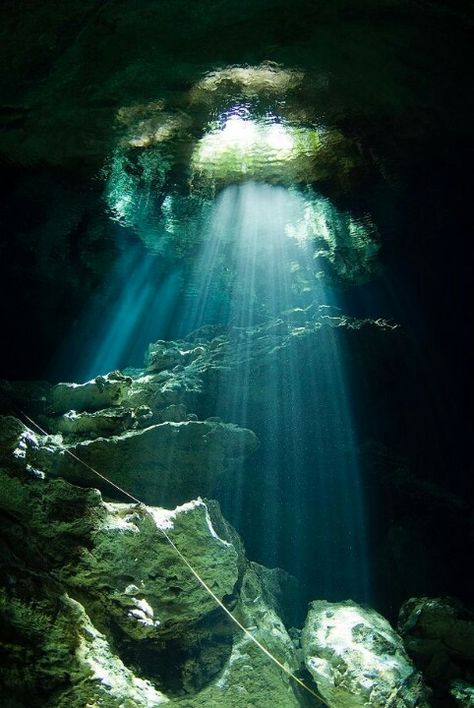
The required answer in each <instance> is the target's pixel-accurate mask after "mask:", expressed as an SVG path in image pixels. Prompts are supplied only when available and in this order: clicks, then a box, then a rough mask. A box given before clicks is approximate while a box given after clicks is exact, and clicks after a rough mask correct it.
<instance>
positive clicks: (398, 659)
mask: <svg viewBox="0 0 474 708" xmlns="http://www.w3.org/2000/svg"><path fill="white" fill-rule="evenodd" d="M301 642H302V647H303V652H304V657H305V663H306V666H307V668H308V671H309V672H310V673H311V675H312V677H313V678H314V680H315V682H316V684H317V686H318V689H319V691H320V693H321V695H322V697H323V698H324V700H325V701H326V702H327V705H328V706H330V708H349V707H350V708H358V707H360V708H363V707H367V706H374V707H375V706H376V707H377V708H385V707H387V708H389V707H390V706H392V707H393V708H396V707H398V708H415V707H416V708H419V707H420V706H426V707H428V705H429V704H428V703H427V702H426V689H425V688H424V685H423V681H422V678H421V674H420V673H419V672H418V671H417V670H416V669H415V667H414V666H413V664H412V662H411V660H410V659H409V658H408V656H407V654H406V652H405V649H404V647H403V643H402V640H401V638H400V637H399V636H398V635H397V634H396V632H394V630H393V629H392V628H391V626H390V624H389V623H388V622H387V620H386V619H384V618H383V617H382V616H381V615H379V614H378V613H377V612H375V610H371V609H369V608H365V607H362V606H360V605H357V604H356V603H354V602H352V601H351V600H347V601H346V602H341V603H330V602H326V601H325V600H318V601H316V602H313V603H311V605H310V610H309V613H308V617H307V619H306V624H305V626H304V629H303V633H302V637H301Z"/></svg>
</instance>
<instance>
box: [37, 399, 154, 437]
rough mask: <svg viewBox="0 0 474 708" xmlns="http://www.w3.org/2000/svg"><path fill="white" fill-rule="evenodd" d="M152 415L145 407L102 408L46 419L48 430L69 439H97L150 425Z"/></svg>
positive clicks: (69, 412) (71, 412) (72, 412)
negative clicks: (91, 411)
mask: <svg viewBox="0 0 474 708" xmlns="http://www.w3.org/2000/svg"><path fill="white" fill-rule="evenodd" d="M152 416H153V413H152V411H151V410H150V408H148V407H147V406H139V407H138V408H136V409H133V408H124V407H121V406H120V407H116V408H104V409H103V410H100V411H95V412H93V413H89V412H84V413H77V411H74V410H71V411H68V412H67V413H64V415H61V416H57V417H55V418H51V417H49V418H48V430H49V431H50V432H53V433H62V434H63V435H64V436H67V437H71V438H86V437H99V436H102V435H106V436H107V435H116V434H119V433H122V432H124V431H125V430H133V429H134V428H137V427H139V426H140V425H143V424H144V423H145V424H146V421H148V424H149V423H150V419H151V418H152Z"/></svg>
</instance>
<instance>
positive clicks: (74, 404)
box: [49, 371, 132, 413]
mask: <svg viewBox="0 0 474 708" xmlns="http://www.w3.org/2000/svg"><path fill="white" fill-rule="evenodd" d="M131 385H132V379H131V377H130V376H124V375H123V374H122V373H121V372H120V371H112V372H111V373H109V374H107V375H106V376H97V378H95V379H94V380H92V381H87V382H86V383H83V384H76V383H59V384H57V385H56V386H53V388H52V389H51V391H50V394H49V396H50V406H51V411H52V412H53V413H67V411H70V410H74V411H79V412H82V411H93V410H99V409H102V408H108V407H109V406H114V405H115V406H116V405H120V403H122V401H123V400H124V399H125V398H126V395H127V391H128V389H129V388H130V386H131Z"/></svg>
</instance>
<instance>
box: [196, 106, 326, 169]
mask: <svg viewBox="0 0 474 708" xmlns="http://www.w3.org/2000/svg"><path fill="white" fill-rule="evenodd" d="M319 146H320V137H319V135H318V133H317V131H316V130H311V129H307V128H296V127H293V126H289V125H285V124H284V123H283V122H281V121H279V120H278V119H277V118H275V116H265V117H264V118H258V119H257V118H252V117H251V116H250V115H249V114H248V113H247V112H246V111H245V109H244V108H241V107H238V108H236V109H234V110H233V111H232V112H231V113H230V114H227V116H225V117H224V118H221V119H220V120H218V121H217V122H216V123H215V124H213V125H211V128H210V130H209V132H208V133H206V134H205V135H204V136H203V137H202V138H201V140H200V141H199V143H198V144H197V146H196V149H195V151H194V154H193V157H192V166H193V170H194V173H195V174H198V175H200V176H205V177H208V178H211V179H216V180H224V181H227V180H229V181H232V180H239V179H242V178H245V179H249V178H251V179H259V180H268V181H271V182H282V181H288V180H289V179H291V180H292V181H294V180H297V181H299V180H300V179H304V175H305V174H307V173H308V160H311V158H312V157H314V155H315V153H316V152H317V150H318V148H319ZM282 168H284V170H282Z"/></svg>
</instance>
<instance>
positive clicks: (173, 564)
mask: <svg viewBox="0 0 474 708" xmlns="http://www.w3.org/2000/svg"><path fill="white" fill-rule="evenodd" d="M7 423H10V426H8V425H7V426H6V429H7V434H6V435H5V436H4V437H5V438H6V439H7V440H9V439H11V444H10V445H9V449H10V452H11V450H12V449H13V450H15V449H16V448H17V442H18V437H19V436H20V437H21V435H23V434H24V433H25V431H27V429H26V428H24V426H22V425H18V424H17V422H16V421H15V420H14V419H9V420H8V421H7ZM8 430H10V433H8ZM43 442H44V441H43V440H41V439H38V440H37V441H36V444H37V446H38V447H41V444H42V443H43ZM27 452H28V448H27ZM6 460H7V457H5V458H4V462H5V461H6ZM22 464H23V466H22ZM22 464H19V465H18V466H17V465H10V467H9V468H8V471H7V472H5V471H1V472H0V491H1V494H0V506H1V509H2V514H3V515H4V516H5V518H6V520H7V522H8V523H7V524H6V527H5V534H4V537H5V552H4V553H3V555H2V563H1V567H0V570H1V573H2V578H5V589H4V591H3V592H2V595H1V598H0V600H1V609H2V614H3V629H4V631H3V634H2V637H1V638H0V649H1V650H2V652H3V656H4V659H5V661H4V666H5V668H4V670H3V671H2V672H0V692H1V695H2V697H3V696H14V697H15V698H14V700H13V702H12V703H11V705H12V706H15V708H23V706H24V705H29V706H32V708H33V707H36V706H38V708H39V706H46V707H47V708H53V706H58V707H60V708H66V706H68V707H69V706H72V708H82V707H83V706H86V705H98V706H99V705H100V706H104V708H109V707H110V708H115V707H116V706H122V705H123V706H130V708H146V707H147V706H149V707H150V708H151V706H156V705H160V704H161V703H165V702H166V701H169V703H170V704H172V705H176V706H183V707H184V706H187V707H188V708H204V706H206V708H207V706H219V707H220V708H235V707H236V706H239V707H240V706H245V705H255V706H259V708H267V707H268V708H273V707H274V706H281V707H282V708H296V707H297V706H299V705H306V704H305V703H301V700H300V698H299V697H298V692H297V690H295V686H294V685H293V683H292V682H291V680H290V679H289V677H288V676H287V675H286V674H285V673H283V672H282V671H281V669H280V668H278V667H277V666H276V665H275V664H273V662H271V660H270V659H269V658H268V657H267V656H266V655H265V654H263V653H262V652H261V651H260V650H259V649H258V648H257V647H256V646H255V644H254V643H253V642H252V641H251V639H249V637H248V636H246V635H244V634H242V632H241V631H240V630H238V629H237V628H236V627H235V625H233V624H232V623H231V622H230V621H229V619H228V618H227V616H226V615H225V614H224V613H223V612H222V610H220V609H219V608H218V607H217V605H216V603H215V601H214V600H213V599H212V598H211V597H210V596H209V594H208V593H207V592H206V591H205V590H204V588H203V587H202V586H201V585H200V584H199V582H198V581H197V579H196V578H195V577H194V576H193V574H192V573H191V572H190V570H189V567H188V566H186V564H185V563H184V562H183V561H182V560H181V559H180V558H179V556H178V555H177V554H176V552H175V551H173V549H172V547H171V545H170V544H169V543H168V542H167V540H166V538H165V536H164V534H163V533H162V531H165V532H166V534H167V535H168V536H169V538H170V540H172V542H173V543H175V544H176V546H177V548H179V549H180V551H181V552H182V553H183V554H184V555H185V557H186V559H187V560H188V561H189V562H190V563H191V564H192V566H193V567H194V568H195V569H196V570H197V571H198V573H199V574H200V575H201V576H202V577H203V578H204V580H205V581H206V583H207V584H208V585H209V587H210V588H211V589H212V591H213V592H214V593H215V594H216V596H217V597H218V598H220V599H222V601H223V602H224V603H225V604H226V605H227V606H228V607H229V608H230V609H231V610H232V611H233V613H234V615H235V616H236V617H237V618H238V619H239V620H240V621H241V622H242V624H243V625H244V626H245V627H247V628H248V629H249V631H250V632H251V634H252V635H254V636H255V637H256V638H257V639H258V640H259V641H261V642H262V644H263V645H264V646H265V647H267V648H268V650H269V651H271V652H272V653H273V654H274V655H275V656H276V657H277V658H278V660H279V661H281V662H282V663H284V664H285V665H286V666H288V668H289V669H290V670H297V669H298V661H297V657H296V653H295V650H294V647H293V644H292V642H291V639H290V637H289V635H288V633H287V632H286V630H285V627H284V625H283V623H282V622H281V619H280V618H279V616H278V614H277V613H276V612H275V609H274V608H273V607H272V606H271V605H269V604H268V602H267V600H266V598H267V596H268V597H269V596H270V595H271V594H272V592H273V591H272V590H270V589H268V590H267V589H266V588H265V587H264V583H265V573H263V572H260V571H261V569H259V572H257V566H256V565H255V564H249V562H248V561H247V559H246V557H245V552H244V549H243V546H242V542H241V541H240V538H239V537H238V535H237V534H236V532H235V531H234V530H233V529H232V528H231V527H230V526H229V525H228V524H227V522H226V521H225V520H224V519H223V517H222V515H221V514H220V511H219V507H218V505H217V503H215V502H212V501H202V500H195V501H193V502H190V503H188V504H185V505H183V506H181V507H178V508H177V509H175V510H174V511H166V510H164V509H160V508H156V507H155V508H153V507H144V506H140V505H134V504H106V503H104V502H103V501H102V499H101V496H100V493H99V492H98V491H97V490H93V489H87V490H86V489H82V488H80V487H76V486H74V485H71V484H69V483H68V482H66V481H64V480H62V479H48V478H46V477H44V476H43V477H42V478H41V477H27V476H25V475H24V474H23V471H24V463H22ZM160 529H161V530H160Z"/></svg>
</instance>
